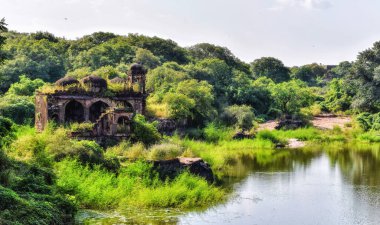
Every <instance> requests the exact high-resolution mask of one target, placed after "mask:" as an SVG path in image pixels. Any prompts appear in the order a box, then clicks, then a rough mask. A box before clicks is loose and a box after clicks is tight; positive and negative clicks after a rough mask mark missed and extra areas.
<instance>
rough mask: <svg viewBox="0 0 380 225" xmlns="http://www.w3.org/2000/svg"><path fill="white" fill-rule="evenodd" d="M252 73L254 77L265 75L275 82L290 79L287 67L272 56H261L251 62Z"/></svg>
mask: <svg viewBox="0 0 380 225" xmlns="http://www.w3.org/2000/svg"><path fill="white" fill-rule="evenodd" d="M251 67H252V71H253V75H254V76H255V77H257V78H258V77H267V78H270V79H272V80H273V81H274V82H275V83H279V82H284V81H288V80H289V79H290V76H289V73H290V71H289V69H288V68H287V67H285V65H284V64H283V63H282V62H281V61H280V60H278V59H276V58H273V57H263V58H260V59H256V60H255V61H253V62H252V63H251Z"/></svg>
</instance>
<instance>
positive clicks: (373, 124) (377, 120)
mask: <svg viewBox="0 0 380 225" xmlns="http://www.w3.org/2000/svg"><path fill="white" fill-rule="evenodd" d="M356 121H357V122H358V124H359V126H360V128H362V129H363V130H364V131H369V130H375V131H379V130H380V113H376V114H370V113H360V114H359V115H357V116H356Z"/></svg>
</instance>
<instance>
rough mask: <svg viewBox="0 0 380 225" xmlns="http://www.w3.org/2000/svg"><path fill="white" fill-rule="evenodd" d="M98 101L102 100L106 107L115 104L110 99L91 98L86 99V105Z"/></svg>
mask: <svg viewBox="0 0 380 225" xmlns="http://www.w3.org/2000/svg"><path fill="white" fill-rule="evenodd" d="M99 101H101V102H104V103H105V104H107V105H108V107H115V106H116V105H115V103H114V102H112V101H111V100H110V99H107V98H93V99H91V100H89V101H87V102H86V105H87V106H91V105H93V104H94V103H96V102H99Z"/></svg>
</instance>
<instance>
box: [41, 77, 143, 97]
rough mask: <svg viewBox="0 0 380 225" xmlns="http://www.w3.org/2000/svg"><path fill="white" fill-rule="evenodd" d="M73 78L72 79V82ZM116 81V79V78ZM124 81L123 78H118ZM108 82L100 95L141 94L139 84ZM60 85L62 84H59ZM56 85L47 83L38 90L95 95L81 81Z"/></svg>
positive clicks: (49, 92) (108, 80)
mask: <svg viewBox="0 0 380 225" xmlns="http://www.w3.org/2000/svg"><path fill="white" fill-rule="evenodd" d="M71 79H73V78H70V80H71ZM114 79H115V78H114ZM118 79H120V80H122V78H118ZM105 80H106V82H107V85H106V89H105V90H103V91H101V92H99V94H103V95H107V96H112V95H118V94H132V93H133V94H137V93H139V89H140V87H139V84H133V85H132V84H131V83H128V82H126V80H124V81H125V82H124V83H122V82H112V81H111V80H110V79H105ZM59 84H60V83H59ZM59 84H57V82H56V83H45V85H43V86H42V87H40V88H39V89H37V92H38V93H42V94H60V93H62V94H64V93H67V94H94V92H92V91H91V88H90V86H89V85H87V84H85V83H84V82H83V81H82V80H80V81H79V82H78V83H75V82H73V83H71V84H67V85H59Z"/></svg>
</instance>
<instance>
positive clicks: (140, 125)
mask: <svg viewBox="0 0 380 225" xmlns="http://www.w3.org/2000/svg"><path fill="white" fill-rule="evenodd" d="M132 131H133V132H132V139H133V140H134V141H136V142H142V143H144V144H145V145H151V144H154V143H156V142H157V141H158V140H160V138H161V135H160V133H159V132H158V130H157V127H156V123H149V122H147V121H146V119H145V117H144V116H143V115H141V114H137V115H136V116H135V117H134V118H133V123H132Z"/></svg>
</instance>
